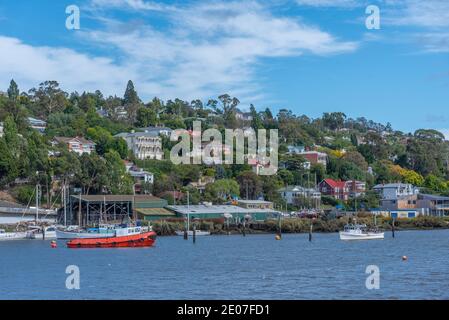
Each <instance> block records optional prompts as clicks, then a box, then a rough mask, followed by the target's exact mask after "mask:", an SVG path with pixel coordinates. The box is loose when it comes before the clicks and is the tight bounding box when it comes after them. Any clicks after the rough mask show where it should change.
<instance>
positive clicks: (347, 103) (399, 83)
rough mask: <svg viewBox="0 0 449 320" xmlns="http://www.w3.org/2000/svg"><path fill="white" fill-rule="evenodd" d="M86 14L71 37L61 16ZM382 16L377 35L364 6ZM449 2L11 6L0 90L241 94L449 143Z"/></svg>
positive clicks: (107, 0) (0, 12) (1, 8)
mask: <svg viewBox="0 0 449 320" xmlns="http://www.w3.org/2000/svg"><path fill="white" fill-rule="evenodd" d="M72 4H75V5H77V6H79V8H80V11H81V29H80V30H76V31H74V30H67V29H66V27H65V20H66V18H67V14H66V13H65V8H66V7H67V6H68V5H72ZM369 4H374V5H377V6H378V7H379V8H380V18H381V28H380V30H368V29H367V28H366V26H365V19H366V17H367V15H366V14H365V9H366V7H367V5H369ZM448 27H449V1H445V0H427V1H418V0H371V1H365V0H332V1H331V0H273V1H255V0H253V1H226V2H224V1H206V0H202V1H145V0H78V1H77V0H68V1H66V0H36V1H27V0H14V1H12V0H7V1H2V2H1V3H0V90H3V91H5V90H6V88H7V86H8V84H9V81H10V79H11V78H14V79H15V80H16V81H17V82H18V84H19V86H20V88H21V90H24V91H27V90H28V89H30V88H31V87H33V86H36V85H38V84H39V83H40V82H42V81H44V80H58V81H59V82H60V84H61V87H62V88H63V89H64V90H66V91H69V92H71V91H74V90H77V91H79V92H82V91H84V90H89V91H93V90H96V89H100V90H101V91H102V92H103V93H104V94H105V95H113V94H117V95H120V96H121V95H123V91H124V88H125V86H126V82H127V81H128V80H129V79H132V80H133V81H134V84H135V86H136V88H137V90H138V93H139V95H140V96H141V98H142V99H143V100H144V101H147V100H149V99H151V98H152V97H154V96H158V97H161V98H163V99H170V98H171V99H174V98H177V97H178V98H181V99H184V100H192V99H196V98H200V99H203V100H207V99H208V98H210V97H216V96H218V95H220V94H222V93H229V94H231V95H234V96H237V97H238V98H239V99H240V100H241V102H242V107H243V108H245V107H247V106H248V105H249V104H250V103H253V104H254V105H255V106H256V108H258V109H260V110H262V109H263V108H265V107H270V108H272V109H273V110H274V111H277V110H279V109H281V108H287V109H291V110H292V111H294V112H295V113H297V114H306V115H308V116H310V117H318V116H320V115H321V114H322V113H323V112H329V111H342V112H345V113H346V114H347V115H348V116H350V117H360V116H364V117H366V118H368V119H372V120H374V121H378V122H383V123H386V122H390V123H392V125H393V127H394V128H397V129H399V130H403V131H407V132H408V131H414V130H416V129H418V128H435V129H438V130H441V131H442V132H444V133H445V134H449V114H448V112H447V110H449V109H448V107H449V31H448V30H449V29H448Z"/></svg>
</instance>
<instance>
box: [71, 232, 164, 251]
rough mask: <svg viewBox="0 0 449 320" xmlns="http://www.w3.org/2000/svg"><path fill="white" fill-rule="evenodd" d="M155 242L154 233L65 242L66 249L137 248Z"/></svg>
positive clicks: (151, 244) (148, 245)
mask: <svg viewBox="0 0 449 320" xmlns="http://www.w3.org/2000/svg"><path fill="white" fill-rule="evenodd" d="M155 241H156V233H155V232H154V231H150V232H144V233H140V234H133V235H127V236H121V237H109V238H96V239H73V240H70V241H68V242H67V247H68V248H137V247H151V246H153V245H154V242H155Z"/></svg>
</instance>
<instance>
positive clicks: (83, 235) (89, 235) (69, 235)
mask: <svg viewBox="0 0 449 320" xmlns="http://www.w3.org/2000/svg"><path fill="white" fill-rule="evenodd" d="M114 235H115V234H114V233H113V232H110V233H94V232H71V231H61V230H56V238H57V239H58V240H70V239H98V238H110V237H113V236H114ZM46 238H47V237H46Z"/></svg>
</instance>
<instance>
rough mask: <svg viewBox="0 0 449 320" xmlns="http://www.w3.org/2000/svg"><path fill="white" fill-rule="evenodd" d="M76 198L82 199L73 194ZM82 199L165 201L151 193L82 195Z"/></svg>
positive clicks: (96, 200) (94, 200)
mask: <svg viewBox="0 0 449 320" xmlns="http://www.w3.org/2000/svg"><path fill="white" fill-rule="evenodd" d="M72 197H73V198H75V199H78V200H79V199H80V196H79V195H72ZM81 200H82V201H86V202H88V201H92V202H99V201H106V202H133V201H134V202H148V201H164V199H161V198H158V197H155V196H150V195H142V194H138V195H111V194H105V195H103V194H98V195H81Z"/></svg>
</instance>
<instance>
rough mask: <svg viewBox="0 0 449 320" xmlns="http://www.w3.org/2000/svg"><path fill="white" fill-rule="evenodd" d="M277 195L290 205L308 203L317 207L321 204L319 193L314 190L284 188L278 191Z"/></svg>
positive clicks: (299, 187) (300, 187) (293, 187)
mask: <svg viewBox="0 0 449 320" xmlns="http://www.w3.org/2000/svg"><path fill="white" fill-rule="evenodd" d="M278 193H279V194H280V195H281V197H282V198H283V199H284V201H285V202H286V203H287V204H291V205H299V204H301V203H304V202H309V203H312V204H315V205H316V207H318V206H319V205H320V203H321V192H320V191H319V190H317V189H314V188H304V187H302V186H286V187H285V188H281V189H279V190H278Z"/></svg>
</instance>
